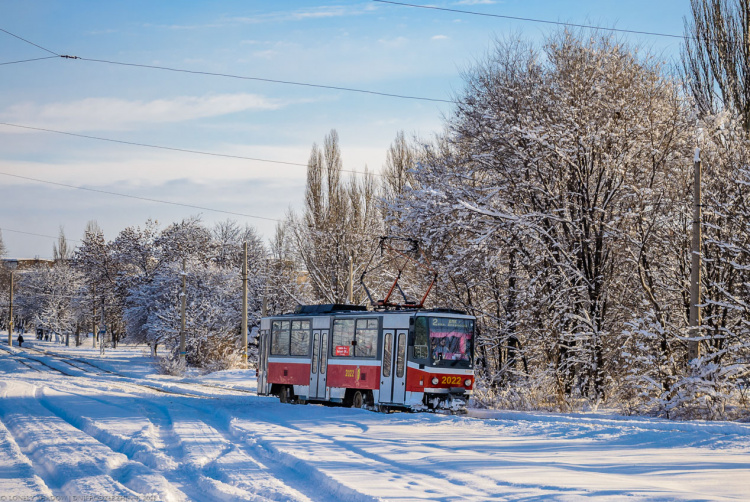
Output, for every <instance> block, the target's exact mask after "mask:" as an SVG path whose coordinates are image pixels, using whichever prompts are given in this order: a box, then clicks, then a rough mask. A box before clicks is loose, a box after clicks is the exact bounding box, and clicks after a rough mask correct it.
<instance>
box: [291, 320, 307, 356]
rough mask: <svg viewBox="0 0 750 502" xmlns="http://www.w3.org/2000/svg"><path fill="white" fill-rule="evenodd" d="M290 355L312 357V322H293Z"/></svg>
mask: <svg viewBox="0 0 750 502" xmlns="http://www.w3.org/2000/svg"><path fill="white" fill-rule="evenodd" d="M290 355H293V356H309V355H310V321H292V337H291V344H290Z"/></svg>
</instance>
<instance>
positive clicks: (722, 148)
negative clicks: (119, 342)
mask: <svg viewBox="0 0 750 502" xmlns="http://www.w3.org/2000/svg"><path fill="white" fill-rule="evenodd" d="M692 7H693V17H692V19H690V20H688V21H686V34H688V38H687V39H686V40H687V43H686V46H685V49H684V51H683V54H682V65H681V67H680V68H673V67H669V66H668V65H666V64H664V63H663V62H660V61H659V60H658V58H656V57H654V56H652V55H649V54H647V53H644V52H643V51H641V50H639V49H638V48H636V47H632V46H629V45H628V44H626V43H624V42H623V41H621V40H619V39H617V38H615V37H613V36H610V35H606V34H603V33H600V32H588V31H580V32H570V31H560V32H556V33H554V34H552V35H551V36H549V37H548V38H547V39H546V40H545V42H544V43H543V44H542V45H541V46H534V45H532V44H530V43H527V42H524V41H523V40H519V39H517V38H512V39H507V40H497V41H496V43H495V44H494V48H493V49H492V50H491V51H490V52H489V53H488V54H487V55H486V56H485V57H484V59H482V60H480V61H478V62H477V63H476V64H475V65H474V66H473V67H472V68H470V69H469V70H467V71H465V73H464V75H463V77H464V79H463V80H464V87H463V89H461V90H460V91H458V92H457V95H456V97H455V101H456V105H455V107H454V109H453V111H452V112H451V113H450V115H448V116H447V117H446V118H445V127H444V130H443V131H442V132H441V133H439V134H437V135H436V136H435V137H432V138H429V139H425V138H418V137H414V138H407V136H406V135H405V134H404V133H403V132H402V133H399V134H398V135H397V136H396V138H395V140H394V142H393V144H392V145H391V147H390V149H389V151H388V154H387V161H386V165H385V166H384V169H383V171H382V173H381V174H380V175H375V174H373V173H370V172H366V173H365V174H364V175H363V176H359V177H354V176H350V177H344V176H342V172H343V164H342V160H341V150H340V146H339V140H338V134H337V132H336V131H335V130H332V131H331V132H330V134H329V135H327V136H326V137H325V138H324V140H323V144H322V146H318V145H313V147H312V150H311V154H310V158H309V160H308V167H307V185H306V191H305V200H304V207H303V209H302V211H300V212H299V213H295V212H291V211H290V213H289V214H288V215H287V217H286V218H285V220H284V221H283V222H282V223H280V224H279V225H278V227H277V229H276V233H275V235H274V236H273V238H272V239H271V240H270V241H269V243H267V244H264V243H263V242H262V241H261V239H260V238H259V237H258V235H257V233H256V232H255V231H254V230H253V229H252V228H251V227H248V226H246V227H241V226H240V225H239V224H237V223H236V222H233V221H227V222H224V223H220V224H217V225H215V226H213V227H210V228H209V227H207V226H205V225H203V224H202V223H201V222H200V220H199V219H197V218H192V219H188V220H185V221H182V222H180V223H174V224H171V225H168V226H167V227H166V228H163V229H162V228H160V227H159V226H158V225H157V224H156V223H155V222H147V223H146V225H145V226H144V227H143V228H141V227H130V228H127V229H125V230H123V231H122V232H121V233H120V234H119V235H118V236H117V237H116V238H115V239H114V240H113V241H109V242H107V241H105V239H104V237H103V233H102V232H101V230H100V229H99V228H98V227H97V226H96V225H95V224H92V225H90V226H89V228H87V230H86V233H85V235H84V239H83V242H82V244H81V245H80V246H78V247H77V248H76V249H75V250H73V251H68V248H67V245H66V244H65V243H64V239H63V237H62V236H61V240H59V241H58V244H57V245H56V248H55V254H56V258H57V262H58V265H56V266H55V267H52V268H48V269H41V270H39V271H37V272H35V273H34V274H25V275H24V278H23V279H22V285H21V286H20V287H19V293H18V295H19V300H18V301H17V304H18V305H19V315H25V316H27V317H28V318H29V319H32V318H33V320H34V322H36V323H39V324H42V325H44V326H47V327H49V329H52V330H54V331H58V332H62V331H66V330H67V331H74V332H80V331H81V330H83V331H86V330H87V329H88V328H87V327H85V326H89V325H92V323H93V322H96V316H97V314H95V313H94V309H101V310H99V311H98V312H99V314H98V315H101V312H102V311H103V312H104V316H105V323H106V325H107V327H108V329H111V334H112V336H113V337H115V339H118V338H121V337H124V338H126V339H127V340H130V341H134V342H145V343H148V344H149V345H150V346H151V347H152V350H153V352H154V354H156V351H157V350H158V348H159V347H164V348H165V351H164V352H165V353H166V354H167V355H169V354H170V353H173V352H174V350H175V347H176V340H177V332H178V331H177V330H178V327H179V317H178V316H179V309H178V308H177V305H179V301H178V299H179V295H180V294H181V281H182V278H183V277H186V278H187V283H188V284H189V293H188V298H187V301H188V308H187V311H188V313H187V319H188V322H187V324H188V333H189V336H188V361H189V362H190V363H192V364H195V365H199V366H204V367H209V368H215V367H226V366H231V365H232V364H236V363H237V362H238V361H239V354H240V353H241V352H240V350H239V349H240V348H239V346H238V340H239V326H240V320H239V315H240V314H239V310H240V302H239V300H238V298H239V296H240V288H241V283H240V281H239V277H240V270H241V258H242V257H241V246H242V243H243V242H249V243H250V246H249V247H250V249H251V251H250V255H251V258H250V260H249V263H250V288H249V290H250V295H249V297H250V308H249V312H250V317H251V319H250V320H249V322H248V324H249V326H251V327H252V326H257V324H258V319H259V316H260V314H261V311H262V304H263V302H264V300H265V303H266V308H267V311H268V312H269V313H281V312H288V311H290V310H292V309H293V308H294V307H295V306H296V305H297V304H300V303H318V302H319V303H346V302H347V301H348V299H349V298H351V299H352V300H353V302H354V303H357V304H365V303H367V302H368V301H369V298H368V297H367V292H366V291H365V290H364V288H363V287H362V286H361V285H360V284H359V281H358V280H355V281H354V282H353V283H352V282H350V267H351V269H353V276H354V277H355V278H359V276H360V275H361V274H362V272H363V271H364V269H365V267H367V266H368V264H371V262H372V256H373V249H374V248H375V246H376V244H377V242H378V238H379V237H380V236H383V235H397V236H400V237H408V238H412V239H415V240H418V241H419V242H420V243H421V247H422V250H423V251H424V252H425V253H426V255H427V257H428V258H429V260H430V262H431V263H432V266H433V267H435V268H436V269H437V270H438V271H439V279H438V281H439V282H438V286H437V288H436V289H435V291H434V293H433V294H432V296H431V298H430V299H429V303H430V305H431V306H441V307H454V308H460V309H463V310H465V311H467V312H469V313H471V314H473V315H475V316H476V317H477V319H478V322H477V343H476V354H475V359H476V361H475V362H476V365H477V371H478V378H479V380H478V381H479V383H480V385H478V391H477V395H476V396H475V398H476V401H477V403H478V404H479V405H487V406H502V407H509V408H518V409H559V410H575V409H591V408H596V407H599V406H614V407H617V408H619V409H620V410H622V411H624V412H626V413H649V414H658V415H662V416H667V417H670V418H692V417H702V418H737V417H742V416H747V414H748V409H749V408H748V405H749V404H748V398H749V397H750V396H748V394H747V392H748V390H747V389H748V384H749V383H750V379H749V378H748V377H749V371H748V370H749V365H750V325H749V321H748V319H750V317H748V308H750V296H749V293H750V290H749V289H748V286H749V285H750V207H748V202H747V201H748V190H749V189H750V169H749V163H748V160H749V154H750V144H749V143H748V131H749V130H750V119H748V114H747V109H748V104H747V103H748V101H747V92H748V89H750V85H748V83H747V78H748V75H750V72H748V71H747V70H748V64H750V63H748V61H750V43H748V42H747V40H750V38H748V35H749V34H750V27H749V25H748V22H747V19H748V18H750V16H749V15H748V13H750V5H749V3H748V1H747V0H738V1H737V2H728V1H724V0H721V1H718V2H705V1H701V0H692ZM696 148H697V149H699V151H700V159H701V161H702V165H703V168H704V173H703V180H704V182H703V186H702V191H703V201H702V203H703V206H702V212H703V216H702V221H701V222H700V223H701V228H702V233H703V241H702V246H701V257H702V260H701V263H702V265H701V267H702V289H703V298H702V302H701V309H702V323H701V326H700V329H699V330H698V332H697V334H696V333H695V332H691V331H690V330H689V310H690V298H689V277H690V261H691V250H690V232H691V227H692V223H693V222H692V214H691V204H692V202H693V200H692V192H693V186H692V180H693V158H694V155H695V151H696ZM378 259H381V258H378ZM383 260H384V258H383ZM381 265H382V266H381V267H380V268H377V267H375V268H376V269H377V270H378V273H377V274H376V275H375V276H373V277H371V279H372V280H373V281H374V282H373V283H372V284H373V285H372V288H373V290H376V291H378V290H382V289H383V288H384V287H385V286H386V285H387V284H389V282H390V281H392V280H393V273H394V270H393V268H392V267H390V268H389V266H388V263H387V262H385V261H384V262H382V263H381ZM424 281H425V278H424V277H420V276H419V274H418V273H416V272H414V271H407V272H406V273H405V275H404V277H403V278H402V283H403V284H405V291H404V294H405V295H406V296H410V295H411V296H416V295H417V294H418V291H420V290H423V288H424V286H425V283H424ZM691 342H698V343H699V344H700V347H701V355H700V357H698V358H695V359H690V358H689V357H688V347H689V345H690V343H691ZM251 353H252V352H251Z"/></svg>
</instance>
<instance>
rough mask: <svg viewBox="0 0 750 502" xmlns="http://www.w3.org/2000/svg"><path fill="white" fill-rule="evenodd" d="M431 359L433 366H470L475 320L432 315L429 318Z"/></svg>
mask: <svg viewBox="0 0 750 502" xmlns="http://www.w3.org/2000/svg"><path fill="white" fill-rule="evenodd" d="M427 326H428V331H429V338H430V361H431V362H432V364H433V366H467V367H468V366H469V365H470V364H471V361H472V355H473V345H474V321H473V320H471V319H452V318H449V317H431V318H428V319H427Z"/></svg>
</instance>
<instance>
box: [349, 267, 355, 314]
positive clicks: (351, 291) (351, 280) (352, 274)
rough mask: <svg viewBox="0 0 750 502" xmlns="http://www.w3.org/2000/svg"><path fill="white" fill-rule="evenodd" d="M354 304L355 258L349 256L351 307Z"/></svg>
mask: <svg viewBox="0 0 750 502" xmlns="http://www.w3.org/2000/svg"><path fill="white" fill-rule="evenodd" d="M353 303H354V258H352V255H349V305H351V304H353Z"/></svg>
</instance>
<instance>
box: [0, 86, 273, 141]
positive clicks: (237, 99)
mask: <svg viewBox="0 0 750 502" xmlns="http://www.w3.org/2000/svg"><path fill="white" fill-rule="evenodd" d="M285 104H286V103H283V102H281V101H279V100H272V99H268V98H265V97H263V96H259V95H256V94H245V93H238V94H218V95H209V96H179V97H176V98H172V99H156V100H152V101H129V100H125V99H118V98H86V99H82V100H78V101H70V102H58V103H47V104H37V103H31V102H27V103H19V104H16V105H12V106H10V107H8V108H7V109H5V110H2V111H0V119H1V121H2V122H12V123H18V124H21V125H27V126H36V127H45V128H50V129H55V128H58V129H64V130H66V131H71V132H72V131H91V130H127V129H132V128H135V127H137V126H139V125H142V124H159V123H167V122H184V121H188V120H194V119H200V118H206V117H217V116H221V115H228V114H231V113H237V112H244V111H250V110H276V109H279V108H281V107H283V106H285ZM19 131H20V130H19ZM19 131H16V132H19Z"/></svg>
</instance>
